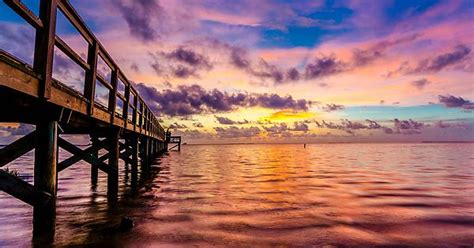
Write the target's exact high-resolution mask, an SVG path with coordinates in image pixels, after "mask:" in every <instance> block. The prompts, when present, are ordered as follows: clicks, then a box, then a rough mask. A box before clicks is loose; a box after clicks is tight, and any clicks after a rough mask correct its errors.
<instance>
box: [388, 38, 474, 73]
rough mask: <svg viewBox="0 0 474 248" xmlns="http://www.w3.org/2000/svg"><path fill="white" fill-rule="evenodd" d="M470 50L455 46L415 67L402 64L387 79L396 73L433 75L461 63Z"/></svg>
mask: <svg viewBox="0 0 474 248" xmlns="http://www.w3.org/2000/svg"><path fill="white" fill-rule="evenodd" d="M470 53H471V49H470V48H469V47H468V46H466V45H457V46H456V47H454V49H453V51H451V52H448V53H443V54H439V55H436V56H434V57H430V58H426V59H423V60H421V61H419V62H418V63H417V65H416V66H415V67H412V66H410V65H409V63H408V62H403V63H402V65H400V67H399V68H398V69H397V70H395V71H391V72H389V73H388V74H387V76H388V77H390V76H393V75H395V74H398V73H402V74H419V73H435V72H439V71H441V70H443V69H445V68H448V67H450V66H454V65H457V64H459V63H460V62H462V61H463V60H464V59H465V58H466V57H467V56H468V55H469V54H470Z"/></svg>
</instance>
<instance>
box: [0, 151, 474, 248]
mask: <svg viewBox="0 0 474 248" xmlns="http://www.w3.org/2000/svg"><path fill="white" fill-rule="evenodd" d="M31 158H32V156H31V154H30V156H26V157H23V158H20V159H18V160H17V161H15V165H14V166H12V168H16V169H20V171H21V172H23V173H27V174H28V172H30V173H31V171H32V166H26V165H25V164H31ZM121 168H124V166H121ZM153 173H155V175H154V176H152V177H150V178H149V179H145V182H143V186H144V187H142V188H141V189H140V190H139V192H138V194H132V193H131V192H130V187H129V186H128V185H129V184H130V179H129V178H127V176H126V173H125V171H121V182H122V183H121V185H122V186H121V189H120V199H119V200H118V202H116V203H113V204H110V203H108V202H107V197H106V177H105V175H103V174H100V178H99V184H98V187H97V188H96V189H93V188H91V186H90V178H89V167H88V166H77V165H76V166H74V167H72V168H69V169H68V170H66V171H64V172H62V173H61V174H60V176H59V191H58V197H59V200H58V210H57V212H58V214H57V221H56V223H57V226H56V241H55V243H56V244H57V245H80V244H95V245H99V244H104V243H112V244H116V245H120V246H134V247H137V246H140V247H143V246H144V247H147V246H148V247H151V246H156V245H171V246H173V245H175V246H190V245H195V244H197V245H202V246H209V245H216V246H273V245H284V246H285V245H286V246H312V245H313V246H324V245H335V246H361V247H365V246H393V245H413V246H443V247H445V246H472V245H473V244H474V145H472V144H324V145H307V147H306V149H303V145H224V146H204V145H203V146H184V147H182V150H181V152H180V153H178V152H171V153H170V154H169V155H167V156H164V157H162V158H161V159H159V160H157V161H156V165H155V166H154V168H153ZM0 209H2V210H1V211H0V223H1V225H0V246H1V247H4V246H29V245H31V243H30V240H31V228H32V224H31V215H32V208H31V207H29V206H28V205H26V204H23V203H22V202H20V201H18V200H16V199H13V198H11V197H9V196H7V195H6V194H4V193H0ZM125 215H127V216H130V217H132V218H133V219H134V220H135V223H136V227H135V228H134V229H133V230H131V231H129V232H119V233H117V232H115V231H114V229H113V228H112V227H113V226H114V225H115V224H117V223H118V222H119V221H120V218H121V217H122V216H125Z"/></svg>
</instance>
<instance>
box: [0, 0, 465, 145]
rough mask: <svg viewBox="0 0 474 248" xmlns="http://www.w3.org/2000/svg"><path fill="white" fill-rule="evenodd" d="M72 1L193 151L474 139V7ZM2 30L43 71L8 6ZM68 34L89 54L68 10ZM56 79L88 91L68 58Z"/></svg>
mask: <svg viewBox="0 0 474 248" xmlns="http://www.w3.org/2000/svg"><path fill="white" fill-rule="evenodd" d="M23 2H24V3H25V4H26V5H27V6H28V7H29V8H30V9H31V10H32V11H33V12H34V13H38V6H37V4H38V1H36V0H25V1H23ZM70 2H71V3H72V5H73V6H74V7H75V8H76V9H77V11H78V12H79V14H80V15H81V16H82V17H83V19H84V21H85V22H86V23H87V25H88V26H89V27H90V28H91V29H92V30H93V32H94V34H95V35H96V37H97V38H98V39H99V40H100V42H101V43H102V44H103V45H104V46H105V48H106V49H107V50H108V51H109V53H110V54H111V55H112V57H113V58H114V59H115V61H116V62H117V64H118V65H119V66H120V68H121V69H122V71H123V72H124V73H125V75H126V76H127V78H128V79H129V80H130V81H131V82H132V83H133V84H134V85H135V87H136V88H137V89H138V90H139V92H140V95H141V96H142V98H143V99H144V100H145V101H146V102H147V105H148V106H150V108H151V109H152V110H153V111H154V113H155V114H156V115H157V116H159V118H160V120H161V121H162V123H161V124H162V125H163V127H165V128H170V130H171V131H172V132H173V134H175V135H182V136H183V138H184V140H185V142H187V143H241V142H246V143H265V142H271V143H275V142H276V143H287V142H291V143H293V142H298V143H312V142H420V141H474V114H473V112H472V111H473V110H474V82H473V81H474V55H473V53H474V52H473V51H472V49H473V45H474V28H473V26H474V1H471V0H466V1H457V0H450V1H432V0H423V1H417V0H413V1H395V0H381V1H373V0H371V1H369V0H361V1H356V0H347V1H336V0H327V1H309V0H308V1H306V0H301V1H283V0H273V1H270V0H260V1H251V0H238V1H224V0H221V1H220V0H196V1H190V0H137V1H131V0H103V1H93V0H70ZM0 30H2V32H0V49H4V50H6V51H7V52H9V53H12V54H13V55H15V56H17V57H19V58H21V59H22V60H24V61H25V62H27V63H31V61H32V57H33V41H34V30H33V29H32V28H31V27H29V26H28V25H27V24H26V23H25V22H24V21H23V20H22V19H21V18H20V17H18V16H17V15H16V14H15V13H14V12H13V11H11V10H10V9H9V7H7V6H6V5H5V3H3V2H1V3H0ZM56 33H57V35H58V36H60V37H61V38H63V40H65V41H66V42H67V43H68V44H69V45H70V46H71V47H73V48H74V49H75V50H76V51H77V52H78V53H79V54H80V55H81V56H82V57H83V58H84V59H86V58H87V55H86V54H87V52H86V51H87V43H86V41H85V40H84V39H83V38H82V37H81V36H80V35H79V33H78V32H77V31H76V30H75V29H74V28H73V26H72V25H71V24H70V23H69V22H68V21H67V19H66V18H65V17H64V16H63V15H62V14H61V13H58V22H57V26H56ZM25 40H29V41H30V42H25ZM98 68H99V71H100V72H101V73H102V74H103V75H104V76H105V77H108V76H109V75H110V69H108V68H107V66H106V65H105V63H103V62H101V61H99V65H98ZM53 70H54V72H53V76H54V78H55V79H57V80H59V81H61V82H63V83H64V84H66V85H68V86H70V87H72V88H74V89H76V90H77V91H79V92H82V91H83V87H84V71H82V70H81V69H80V67H79V66H78V65H76V64H74V62H72V61H71V60H69V59H68V58H67V57H66V56H65V55H64V54H62V53H61V52H60V51H58V49H55V58H54V69H53ZM97 89H98V90H97V91H98V93H97V97H98V98H99V102H100V98H103V97H104V96H105V95H106V94H107V92H106V91H105V88H104V87H100V85H99V86H98V87H97ZM104 103H105V104H106V101H104ZM25 130H31V127H28V126H25V125H20V124H13V123H9V124H2V126H1V127H0V137H1V139H4V140H5V139H10V138H12V137H14V136H16V135H21V134H22V133H24V132H25Z"/></svg>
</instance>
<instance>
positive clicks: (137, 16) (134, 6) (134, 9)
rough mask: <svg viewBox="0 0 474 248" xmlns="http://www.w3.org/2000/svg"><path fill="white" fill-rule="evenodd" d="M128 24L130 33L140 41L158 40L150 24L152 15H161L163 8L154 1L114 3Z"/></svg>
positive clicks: (139, 0) (142, 0) (121, 1)
mask: <svg viewBox="0 0 474 248" xmlns="http://www.w3.org/2000/svg"><path fill="white" fill-rule="evenodd" d="M114 6H116V7H117V8H118V10H119V12H120V14H122V17H123V18H124V19H125V21H126V22H127V24H128V28H129V30H130V33H131V34H132V35H133V36H135V37H138V38H139V39H141V40H142V41H146V42H148V41H153V40H155V39H157V38H158V34H157V33H156V31H155V30H154V29H153V28H152V25H151V22H152V19H153V17H154V15H158V16H160V15H163V13H164V10H163V8H162V7H161V6H160V5H159V4H158V3H157V2H155V0H138V1H123V0H120V1H116V2H115V1H114Z"/></svg>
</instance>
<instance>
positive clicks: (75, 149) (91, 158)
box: [58, 137, 109, 173]
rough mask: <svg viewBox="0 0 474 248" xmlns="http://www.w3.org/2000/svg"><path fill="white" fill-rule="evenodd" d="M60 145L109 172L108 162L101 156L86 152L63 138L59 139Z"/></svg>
mask: <svg viewBox="0 0 474 248" xmlns="http://www.w3.org/2000/svg"><path fill="white" fill-rule="evenodd" d="M58 145H59V147H61V148H63V149H64V150H66V151H68V152H70V153H72V154H74V155H78V156H80V157H81V158H82V159H83V160H84V161H86V162H88V163H90V164H92V165H95V166H97V167H98V168H99V169H100V170H101V171H103V172H106V173H109V167H108V165H107V164H106V163H104V162H102V161H101V160H100V159H99V158H96V157H94V156H92V155H90V154H89V153H87V152H84V151H83V150H82V149H80V148H78V147H77V146H75V145H73V144H71V143H69V142H68V141H66V140H65V139H63V138H61V137H60V138H59V139H58Z"/></svg>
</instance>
